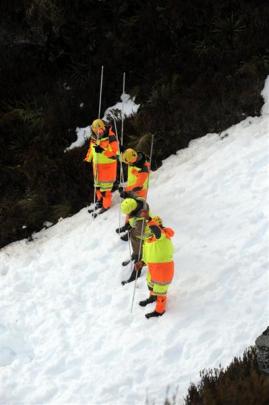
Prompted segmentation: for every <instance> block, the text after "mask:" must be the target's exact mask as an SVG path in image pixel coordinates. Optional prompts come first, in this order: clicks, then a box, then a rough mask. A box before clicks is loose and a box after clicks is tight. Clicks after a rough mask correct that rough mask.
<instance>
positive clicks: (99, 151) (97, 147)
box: [95, 145, 104, 153]
mask: <svg viewBox="0 0 269 405" xmlns="http://www.w3.org/2000/svg"><path fill="white" fill-rule="evenodd" d="M103 151H104V149H103V148H102V147H101V146H100V145H97V146H95V152H96V153H102V152H103Z"/></svg>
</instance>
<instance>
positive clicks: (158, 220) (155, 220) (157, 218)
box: [151, 216, 163, 226]
mask: <svg viewBox="0 0 269 405" xmlns="http://www.w3.org/2000/svg"><path fill="white" fill-rule="evenodd" d="M151 221H153V222H155V224H157V225H159V226H163V221H162V219H161V218H160V217H158V216H156V217H153V218H151Z"/></svg>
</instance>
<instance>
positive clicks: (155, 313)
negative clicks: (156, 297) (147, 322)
mask: <svg viewBox="0 0 269 405" xmlns="http://www.w3.org/2000/svg"><path fill="white" fill-rule="evenodd" d="M163 314H164V312H157V311H153V312H149V313H148V314H146V315H145V317H146V318H147V319H149V318H154V317H157V316H162V315H163Z"/></svg>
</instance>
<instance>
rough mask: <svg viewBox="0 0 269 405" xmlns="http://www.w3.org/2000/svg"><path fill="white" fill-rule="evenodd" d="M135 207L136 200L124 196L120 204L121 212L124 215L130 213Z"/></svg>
mask: <svg viewBox="0 0 269 405" xmlns="http://www.w3.org/2000/svg"><path fill="white" fill-rule="evenodd" d="M136 208H137V202H136V201H135V200H134V199H133V198H125V200H123V201H122V203H121V205H120V209H121V212H122V213H123V214H125V215H128V214H130V213H131V212H132V211H134V210H135V209H136Z"/></svg>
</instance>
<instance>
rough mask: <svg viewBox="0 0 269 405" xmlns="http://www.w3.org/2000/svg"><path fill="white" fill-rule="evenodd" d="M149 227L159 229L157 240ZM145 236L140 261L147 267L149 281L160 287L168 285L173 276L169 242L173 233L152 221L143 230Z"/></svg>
mask: <svg viewBox="0 0 269 405" xmlns="http://www.w3.org/2000/svg"><path fill="white" fill-rule="evenodd" d="M151 227H157V228H159V233H160V236H159V237H158V238H157V237H156V236H155V235H154V233H152V232H151V230H150V228H151ZM145 235H146V238H145V239H144V244H143V257H142V260H143V262H144V263H146V264H147V265H148V269H149V272H150V274H151V281H152V282H153V283H158V284H160V285H168V284H170V283H171V281H172V279H173V276H174V261H173V252H174V247H173V243H172V241H171V237H173V236H174V231H173V230H172V229H171V228H163V227H159V226H158V225H157V224H156V223H154V221H149V222H148V223H147V226H146V228H145Z"/></svg>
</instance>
